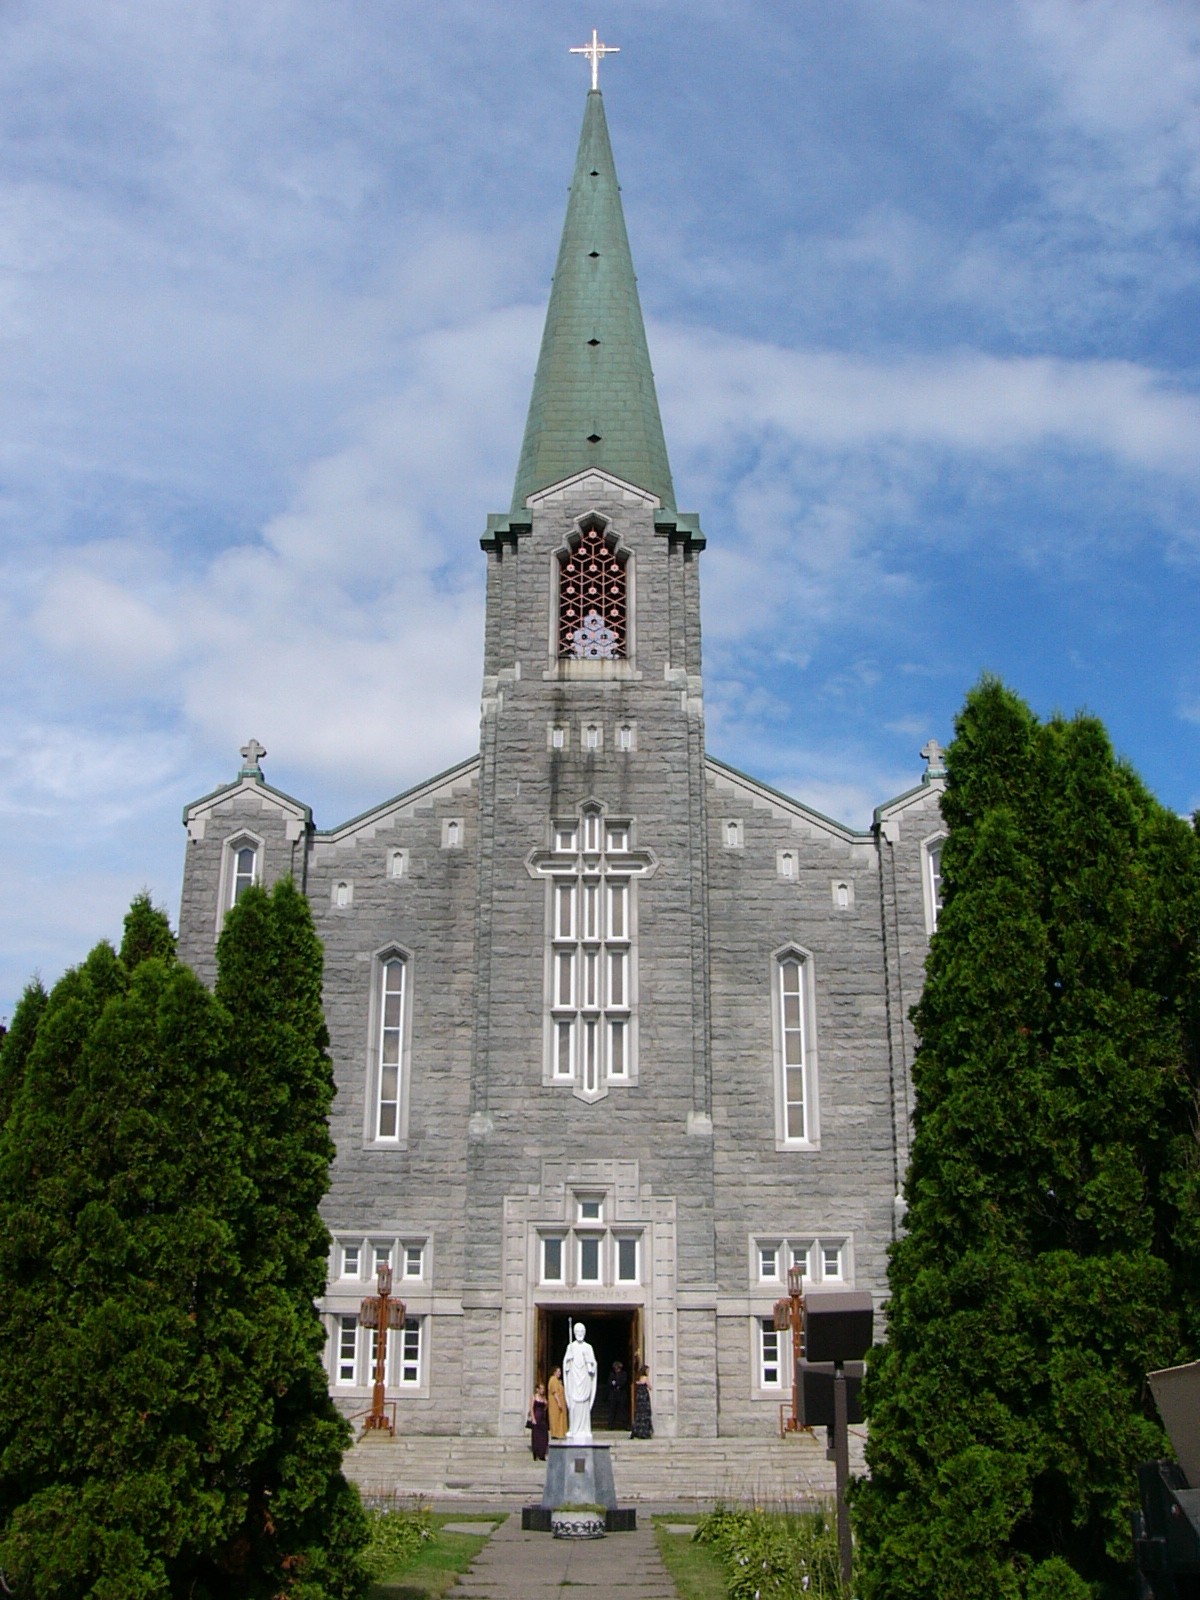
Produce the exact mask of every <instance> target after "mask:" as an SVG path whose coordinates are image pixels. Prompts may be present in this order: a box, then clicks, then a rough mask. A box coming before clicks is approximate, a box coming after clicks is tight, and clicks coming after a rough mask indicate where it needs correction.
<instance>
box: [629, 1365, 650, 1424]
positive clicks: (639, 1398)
mask: <svg viewBox="0 0 1200 1600" xmlns="http://www.w3.org/2000/svg"><path fill="white" fill-rule="evenodd" d="M629 1437H630V1438H631V1439H653V1437H654V1419H653V1416H652V1414H651V1410H650V1368H649V1367H647V1366H642V1367H639V1368H638V1375H637V1382H636V1383H635V1384H634V1386H633V1432H632V1433H631V1434H630V1435H629Z"/></svg>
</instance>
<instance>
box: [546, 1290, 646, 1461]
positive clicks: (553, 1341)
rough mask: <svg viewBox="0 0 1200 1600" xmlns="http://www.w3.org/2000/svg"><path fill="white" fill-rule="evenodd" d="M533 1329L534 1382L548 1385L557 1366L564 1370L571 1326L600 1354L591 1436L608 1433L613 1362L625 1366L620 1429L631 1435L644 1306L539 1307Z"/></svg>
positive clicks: (619, 1420) (617, 1421) (597, 1359)
mask: <svg viewBox="0 0 1200 1600" xmlns="http://www.w3.org/2000/svg"><path fill="white" fill-rule="evenodd" d="M534 1315H535V1317H536V1319H537V1325H536V1329H535V1344H534V1349H535V1352H536V1354H535V1357H534V1368H535V1371H534V1382H535V1383H545V1382H546V1380H547V1379H548V1378H549V1376H550V1374H551V1373H552V1372H553V1371H554V1369H555V1367H560V1366H562V1358H563V1353H564V1352H565V1350H566V1348H567V1346H568V1345H569V1344H570V1342H571V1325H572V1324H573V1323H575V1322H582V1323H583V1325H584V1327H585V1328H586V1329H587V1334H586V1336H585V1337H586V1338H587V1342H588V1343H589V1344H590V1345H591V1347H592V1349H593V1350H594V1351H595V1352H596V1403H595V1405H593V1407H592V1431H593V1433H606V1432H607V1431H608V1399H609V1389H608V1380H609V1377H610V1376H611V1374H612V1369H613V1363H614V1362H615V1361H620V1362H623V1363H624V1366H625V1371H626V1372H627V1373H628V1374H629V1387H628V1388H627V1389H626V1391H625V1401H624V1406H623V1408H622V1410H621V1413H620V1415H619V1416H618V1417H616V1418H615V1419H614V1420H615V1425H616V1429H617V1430H623V1431H624V1432H626V1433H628V1431H629V1428H630V1421H631V1418H632V1415H633V1411H632V1405H633V1382H634V1379H635V1377H636V1376H637V1369H638V1367H639V1366H640V1364H641V1360H642V1312H641V1307H640V1306H619V1307H618V1306H572V1307H570V1308H569V1309H566V1308H560V1307H559V1306H538V1307H536V1309H535V1312H534Z"/></svg>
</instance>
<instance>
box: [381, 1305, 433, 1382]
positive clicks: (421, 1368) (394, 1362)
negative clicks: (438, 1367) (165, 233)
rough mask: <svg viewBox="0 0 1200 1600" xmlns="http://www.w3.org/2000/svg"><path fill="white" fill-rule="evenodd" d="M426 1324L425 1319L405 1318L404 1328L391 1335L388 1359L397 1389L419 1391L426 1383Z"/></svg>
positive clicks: (397, 1329) (394, 1331) (395, 1330)
mask: <svg viewBox="0 0 1200 1600" xmlns="http://www.w3.org/2000/svg"><path fill="white" fill-rule="evenodd" d="M425 1322H426V1318H424V1317H405V1319H404V1326H403V1327H402V1328H396V1329H394V1330H393V1331H392V1332H391V1334H390V1335H389V1338H388V1359H389V1365H391V1366H392V1370H393V1372H394V1375H395V1376H394V1378H393V1382H394V1384H395V1386H396V1388H397V1389H419V1388H420V1387H421V1385H422V1383H423V1381H424V1376H425V1342H426V1341H425Z"/></svg>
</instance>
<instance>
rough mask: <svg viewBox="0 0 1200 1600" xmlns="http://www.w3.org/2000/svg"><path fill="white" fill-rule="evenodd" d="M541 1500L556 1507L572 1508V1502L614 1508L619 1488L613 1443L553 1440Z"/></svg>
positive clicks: (546, 1504) (561, 1508)
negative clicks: (616, 1482) (614, 1471)
mask: <svg viewBox="0 0 1200 1600" xmlns="http://www.w3.org/2000/svg"><path fill="white" fill-rule="evenodd" d="M542 1504H543V1505H544V1506H548V1507H550V1508H551V1509H553V1510H555V1511H559V1510H563V1511H569V1510H570V1509H571V1507H572V1506H604V1508H605V1509H606V1510H607V1509H608V1508H609V1507H610V1506H612V1507H614V1508H615V1507H616V1504H617V1490H616V1486H615V1485H614V1483H613V1469H612V1451H611V1447H610V1446H609V1445H606V1444H567V1443H565V1442H564V1441H560V1440H558V1439H553V1440H551V1442H550V1450H549V1453H548V1455H547V1457H546V1487H545V1489H544V1490H543V1492H542Z"/></svg>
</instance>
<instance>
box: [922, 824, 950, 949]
mask: <svg viewBox="0 0 1200 1600" xmlns="http://www.w3.org/2000/svg"><path fill="white" fill-rule="evenodd" d="M946 837H947V836H946V834H945V833H944V832H943V833H935V834H931V835H930V837H929V838H928V839H922V840H921V894H922V898H923V899H924V903H925V932H926V933H927V934H928V935H930V936H931V937H932V935H933V934H935V933H936V932H937V925H938V912H939V911H940V910H941V883H942V846H943V845H944V844H945V842H946Z"/></svg>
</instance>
